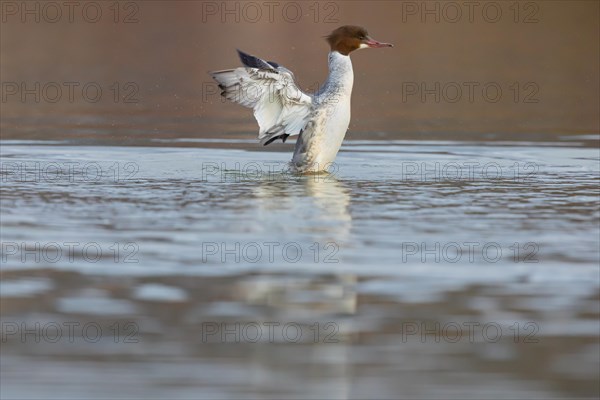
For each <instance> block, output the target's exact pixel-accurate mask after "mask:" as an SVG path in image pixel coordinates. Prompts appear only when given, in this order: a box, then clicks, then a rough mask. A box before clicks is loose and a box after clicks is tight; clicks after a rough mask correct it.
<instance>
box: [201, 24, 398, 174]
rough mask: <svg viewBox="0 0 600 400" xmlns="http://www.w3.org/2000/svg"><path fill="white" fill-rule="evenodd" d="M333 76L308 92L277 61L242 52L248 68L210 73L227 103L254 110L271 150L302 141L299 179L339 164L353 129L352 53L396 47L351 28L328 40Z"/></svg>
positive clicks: (297, 153)
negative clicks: (337, 159) (277, 145)
mask: <svg viewBox="0 0 600 400" xmlns="http://www.w3.org/2000/svg"><path fill="white" fill-rule="evenodd" d="M326 39H327V42H328V43H329V45H330V47H331V51H330V52H329V76H328V77H327V80H326V81H325V83H324V84H323V86H321V88H319V90H318V91H317V92H316V93H314V94H307V93H304V92H302V91H301V90H300V89H299V88H298V86H297V85H296V83H295V81H294V74H293V73H292V72H291V71H290V70H288V69H287V68H284V67H282V66H280V65H279V64H277V63H275V62H273V61H265V60H262V59H260V58H258V57H254V56H251V55H249V54H246V53H244V52H242V51H240V50H238V53H239V56H240V59H241V61H242V64H244V67H240V68H236V69H229V70H223V71H215V72H210V75H211V76H212V77H213V78H214V79H215V80H216V81H217V82H218V84H219V87H220V88H221V90H222V93H221V95H222V96H224V97H225V98H226V99H228V100H230V101H233V102H235V103H238V104H241V105H242V106H245V107H248V108H252V109H253V110H254V117H255V118H256V121H257V122H258V125H259V128H260V130H259V133H258V139H259V140H260V142H261V143H262V144H263V145H265V146H266V145H268V144H270V143H272V142H273V141H275V140H277V139H281V140H282V142H284V143H285V141H286V139H287V138H288V137H289V136H295V135H299V137H298V139H297V141H296V147H295V149H294V156H293V157H292V161H291V163H290V164H291V168H292V170H293V171H294V172H297V173H316V172H321V171H325V170H327V169H328V168H329V166H330V164H331V163H332V162H333V161H334V160H335V157H336V155H337V153H338V150H339V149H340V146H341V145H342V141H343V140H344V136H346V131H347V130H348V125H349V124H350V96H351V94H352V84H353V82H354V73H353V71H352V63H351V62H350V53H351V52H352V51H354V50H357V49H365V48H379V47H393V45H392V44H389V43H381V42H378V41H377V40H374V39H372V38H371V37H370V36H369V34H368V33H367V30H366V29H364V28H362V27H360V26H352V25H345V26H342V27H339V28H337V29H336V30H334V31H333V32H331V34H330V35H329V36H327V37H326Z"/></svg>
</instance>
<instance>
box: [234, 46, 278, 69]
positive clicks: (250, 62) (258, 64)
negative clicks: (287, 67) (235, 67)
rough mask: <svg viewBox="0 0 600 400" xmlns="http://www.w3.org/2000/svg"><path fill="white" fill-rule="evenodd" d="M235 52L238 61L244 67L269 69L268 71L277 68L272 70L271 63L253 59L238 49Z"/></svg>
mask: <svg viewBox="0 0 600 400" xmlns="http://www.w3.org/2000/svg"><path fill="white" fill-rule="evenodd" d="M237 52H238V55H239V56H240V61H241V62H242V64H244V65H245V66H246V67H249V68H258V69H269V70H273V69H275V68H277V67H275V68H274V67H273V64H271V62H266V61H264V60H262V59H260V58H258V57H254V56H252V55H250V54H248V53H244V52H243V51H241V50H240V49H237Z"/></svg>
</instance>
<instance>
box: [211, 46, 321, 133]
mask: <svg viewBox="0 0 600 400" xmlns="http://www.w3.org/2000/svg"><path fill="white" fill-rule="evenodd" d="M238 52H239V54H240V59H241V60H242V63H243V64H244V65H246V67H241V68H236V69H230V70H223V71H215V72H210V75H211V76H212V77H213V78H214V79H215V80H216V81H217V82H218V84H219V87H220V88H221V89H222V91H223V92H222V95H223V96H224V97H225V98H226V99H228V100H230V101H232V102H234V103H237V104H240V105H242V106H244V107H248V108H252V109H253V111H254V117H255V118H256V121H257V122H258V126H259V128H260V129H259V133H258V138H259V139H260V141H261V143H263V144H265V145H266V144H268V143H271V142H272V141H273V140H275V139H277V138H281V139H282V140H285V139H287V137H288V136H294V135H298V134H300V132H301V131H302V130H303V129H304V127H305V126H306V124H307V122H308V120H309V117H310V114H311V111H312V108H313V107H312V106H313V99H312V97H311V96H309V95H308V94H306V93H304V92H302V91H301V90H300V89H299V88H298V86H297V85H296V83H295V82H294V76H293V74H292V73H291V72H290V71H289V70H287V69H286V68H284V67H281V66H279V65H278V64H276V63H274V62H272V61H270V62H267V61H264V60H261V59H260V58H257V57H254V56H250V55H248V54H246V53H243V52H241V51H239V50H238ZM275 66H277V67H275Z"/></svg>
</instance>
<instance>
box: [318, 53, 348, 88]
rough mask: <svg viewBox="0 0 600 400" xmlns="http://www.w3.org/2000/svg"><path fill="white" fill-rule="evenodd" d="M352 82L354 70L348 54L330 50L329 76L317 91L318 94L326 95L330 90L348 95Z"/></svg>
mask: <svg viewBox="0 0 600 400" xmlns="http://www.w3.org/2000/svg"><path fill="white" fill-rule="evenodd" d="M353 84H354V72H353V70H352V62H351V61H350V56H345V55H343V54H340V53H338V52H337V51H332V52H330V53H329V76H328V77H327V80H326V81H325V83H324V84H323V86H322V87H321V88H320V89H319V91H318V92H317V95H318V96H327V95H328V94H331V93H332V92H334V91H335V92H336V93H343V94H346V95H348V96H349V95H350V94H351V93H352V85H353Z"/></svg>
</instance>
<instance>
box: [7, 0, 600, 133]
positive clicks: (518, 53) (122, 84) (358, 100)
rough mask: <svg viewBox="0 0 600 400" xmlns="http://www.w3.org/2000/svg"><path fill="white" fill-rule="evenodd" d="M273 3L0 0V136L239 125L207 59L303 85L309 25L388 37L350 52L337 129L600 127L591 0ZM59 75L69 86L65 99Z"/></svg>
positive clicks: (323, 55) (313, 52) (318, 57)
mask: <svg viewBox="0 0 600 400" xmlns="http://www.w3.org/2000/svg"><path fill="white" fill-rule="evenodd" d="M273 3H274V4H271V3H268V2H260V1H259V2H226V3H223V2H200V1H198V2H193V1H174V2H171V1H169V2H166V1H148V2H141V1H139V2H126V1H125V2H120V3H119V7H118V9H115V6H114V3H113V2H97V3H94V4H95V5H91V6H88V5H87V4H88V2H80V3H79V4H80V5H79V6H77V7H75V8H74V9H73V10H72V11H73V12H72V15H69V10H68V9H67V8H66V7H65V6H61V4H62V3H60V2H58V3H55V4H58V5H59V6H60V7H61V10H59V11H60V13H61V15H58V13H57V10H56V9H54V8H52V7H49V6H47V3H45V2H35V1H31V2H26V3H22V2H6V1H5V2H2V25H1V40H0V44H1V48H2V49H1V56H2V57H1V63H0V70H1V71H0V72H1V80H2V103H1V106H2V113H1V114H2V123H1V131H2V139H44V140H49V139H78V140H80V141H87V142H93V143H96V142H99V143H111V144H128V143H134V142H139V143H143V142H145V141H147V139H149V138H177V137H180V138H181V137H183V138H194V137H225V138H248V139H251V138H254V137H255V135H256V131H257V126H256V123H255V121H254V119H253V117H252V113H251V111H250V110H246V109H243V108H241V107H239V106H236V105H231V104H223V103H222V102H221V99H220V97H219V95H218V93H217V91H216V88H215V86H214V85H213V83H212V82H211V80H210V78H209V76H208V75H207V74H206V72H207V71H209V70H216V69H224V68H232V67H236V66H239V64H240V63H239V60H238V59H237V55H236V52H235V49H236V48H240V49H243V50H245V51H247V52H249V53H251V54H255V55H258V56H261V57H264V58H266V59H269V60H274V61H277V62H279V63H280V64H282V65H284V66H286V67H288V68H289V69H291V70H292V71H294V73H295V75H296V77H297V79H298V81H299V83H300V85H301V86H302V87H303V88H304V89H315V88H316V87H317V84H318V83H319V82H322V81H323V80H324V79H325V77H326V75H327V51H328V48H327V45H326V43H325V41H324V40H323V38H322V37H323V36H324V35H325V34H327V33H328V32H329V31H331V30H333V29H334V28H336V27H337V26H339V25H343V24H358V25H362V26H365V27H366V28H367V29H368V30H369V32H370V33H371V35H372V36H373V37H374V38H376V39H379V40H382V41H387V42H391V43H394V44H395V45H396V47H394V48H393V49H377V50H363V51H359V52H356V53H353V54H352V60H353V63H354V71H355V86H354V93H353V94H354V96H353V110H352V111H353V119H352V122H351V125H350V132H349V135H348V136H347V137H348V139H364V138H375V139H377V138H385V139H412V138H422V139H430V138H431V139H435V138H437V139H440V138H441V139H452V140H454V139H463V138H468V139H501V140H513V139H526V140H554V139H557V138H559V137H561V136H564V135H568V134H588V133H597V132H598V131H599V122H598V121H599V111H598V110H599V108H600V105H599V85H600V83H599V70H600V65H599V59H600V55H599V48H600V43H599V21H600V18H599V13H600V11H599V4H600V3H599V2H597V1H538V2H512V1H507V2H504V1H501V2H485V1H484V2H480V3H479V5H478V6H475V7H474V8H472V9H470V8H469V6H468V5H466V4H465V2H460V1H459V2H435V1H432V2H402V1H397V2H395V1H348V2H320V3H315V2H273ZM270 4H271V5H270ZM23 7H26V9H24V8H23ZM96 8H99V11H100V13H101V14H97V11H98V9H96ZM499 13H500V14H499ZM36 19H39V22H37V21H36ZM69 19H72V21H70V20H69ZM23 20H24V22H23ZM53 20H56V22H53ZM94 20H97V22H94ZM236 20H237V21H236ZM436 20H437V21H436ZM115 21H116V22H115ZM65 82H76V83H77V84H78V86H73V87H74V92H73V97H72V99H70V98H69V96H68V94H69V93H68V86H66V85H65ZM465 82H473V85H474V92H473V97H472V99H469V93H468V87H467V86H466V84H465ZM36 83H39V85H40V86H39V90H37V92H38V93H37V95H39V99H37V100H36V94H27V95H25V96H23V93H22V90H21V89H22V86H21V85H23V84H24V85H25V86H24V87H25V88H26V89H29V90H33V91H34V92H35V91H36V86H35V85H36ZM48 83H54V84H51V85H50V86H47V85H48ZM90 83H92V84H93V85H92V88H91V89H90V92H89V93H88V95H89V97H90V98H91V97H94V96H95V94H94V91H95V88H96V87H100V88H101V89H102V95H101V96H100V99H99V101H98V102H92V101H89V98H85V97H84V94H82V88H83V87H84V86H85V85H86V84H90ZM436 83H437V84H439V89H437V90H436V86H435V85H436ZM45 85H46V86H45ZM53 85H54V86H53ZM56 85H58V86H60V87H62V94H61V96H60V97H59V98H58V101H56V102H54V103H53V102H51V101H49V100H53V99H56V97H57V95H56V91H55V87H56ZM115 85H116V86H115ZM422 85H425V86H424V87H425V88H428V89H433V90H434V92H435V91H437V95H438V96H439V102H436V99H435V96H436V94H435V93H434V94H428V95H425V97H424V98H422V96H421V94H422V93H421V92H420V90H421V89H422V88H423V86H422ZM88 86H89V85H88ZM44 87H45V89H44ZM457 87H460V88H462V93H461V94H459V93H457V92H456V88H457ZM484 87H489V88H488V92H487V96H488V98H486V97H485V93H482V89H483V88H484ZM498 87H500V88H501V90H502V94H501V95H500V96H499V97H498V95H497V94H496V92H495V91H496V88H498ZM415 88H417V89H418V91H417V93H415V94H410V93H409V92H407V91H406V90H407V89H411V90H414V89H415ZM44 90H45V91H44ZM90 93H91V94H90ZM411 93H412V92H411ZM515 96H517V97H515ZM125 100H127V101H133V102H125Z"/></svg>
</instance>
